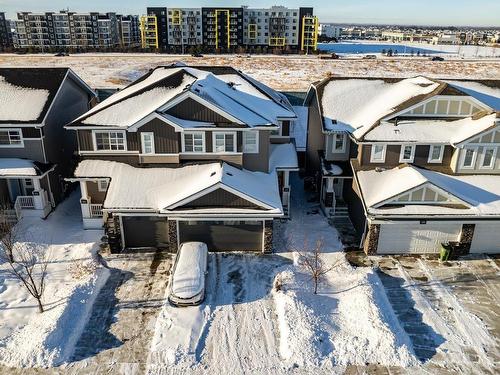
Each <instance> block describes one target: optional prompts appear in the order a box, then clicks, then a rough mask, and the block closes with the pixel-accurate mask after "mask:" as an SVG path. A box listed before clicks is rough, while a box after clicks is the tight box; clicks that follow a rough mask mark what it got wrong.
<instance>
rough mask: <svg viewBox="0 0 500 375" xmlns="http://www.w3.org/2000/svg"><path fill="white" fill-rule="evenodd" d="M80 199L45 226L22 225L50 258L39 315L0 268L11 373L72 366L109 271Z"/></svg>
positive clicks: (4, 356) (2, 325)
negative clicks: (42, 309)
mask: <svg viewBox="0 0 500 375" xmlns="http://www.w3.org/2000/svg"><path fill="white" fill-rule="evenodd" d="M79 196H80V195H79V193H78V192H75V193H73V194H72V195H71V196H70V198H68V199H67V200H66V201H64V202H63V203H61V204H60V205H59V206H58V207H57V209H56V210H55V212H53V213H52V214H50V215H49V217H48V218H47V219H46V220H42V219H39V218H34V217H25V218H23V219H21V221H20V222H19V223H18V226H19V228H20V232H21V233H23V235H25V236H27V237H28V238H29V240H30V241H36V242H38V243H41V244H44V245H45V246H47V249H48V252H49V254H50V257H49V259H50V264H49V266H48V269H47V272H48V275H47V281H46V290H45V293H44V297H43V304H44V307H45V309H46V311H45V312H44V313H42V314H40V313H39V312H38V308H37V304H36V300H35V299H33V298H32V297H31V296H30V295H29V294H28V292H27V291H26V289H25V288H24V287H23V286H22V285H21V282H20V281H18V280H17V279H15V278H13V277H12V276H11V275H10V274H9V273H8V272H7V270H8V268H9V266H8V264H0V363H1V364H3V365H6V366H10V367H33V366H41V367H47V366H54V365H58V364H61V363H63V362H64V361H66V360H68V359H69V357H70V356H71V354H72V351H73V348H74V345H75V342H76V341H77V340H78V338H79V336H80V333H81V331H82V329H83V327H84V326H85V323H86V321H87V317H88V315H89V313H90V311H91V309H92V303H93V301H94V299H95V297H96V295H97V294H98V292H99V289H100V288H101V286H102V285H104V283H105V281H106V279H107V277H108V274H109V271H108V270H107V269H105V268H103V267H102V266H101V265H100V264H99V263H98V262H97V260H96V254H97V244H98V241H99V238H100V237H101V236H102V231H99V230H87V231H85V230H83V228H82V223H81V213H80V209H79V204H78V197H79Z"/></svg>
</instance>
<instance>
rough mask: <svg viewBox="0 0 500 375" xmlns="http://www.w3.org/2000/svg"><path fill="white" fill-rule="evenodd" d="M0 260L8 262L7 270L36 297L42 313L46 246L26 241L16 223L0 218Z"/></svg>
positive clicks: (24, 235)
mask: <svg viewBox="0 0 500 375" xmlns="http://www.w3.org/2000/svg"><path fill="white" fill-rule="evenodd" d="M0 230H1V231H2V232H1V240H0V261H3V262H6V263H8V264H9V268H8V272H9V273H10V274H11V275H12V276H13V277H14V278H16V279H17V280H19V281H20V282H21V283H22V285H24V287H25V288H26V289H27V290H28V293H29V294H30V295H31V296H32V297H33V298H35V299H36V301H37V303H38V310H39V311H40V312H41V313H43V311H44V308H43V303H42V297H43V293H44V291H45V282H46V279H47V266H48V264H49V253H48V249H47V246H45V245H42V244H41V243H39V242H35V241H27V240H26V237H27V236H26V233H21V231H20V230H19V227H18V225H16V224H13V223H12V222H11V221H9V220H8V219H5V218H4V217H2V218H1V219H0Z"/></svg>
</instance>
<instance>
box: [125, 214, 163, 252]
mask: <svg viewBox="0 0 500 375" xmlns="http://www.w3.org/2000/svg"><path fill="white" fill-rule="evenodd" d="M122 222H123V237H124V239H125V247H128V248H138V247H160V248H161V247H167V245H168V229H167V218H164V217H163V218H162V217H156V216H122Z"/></svg>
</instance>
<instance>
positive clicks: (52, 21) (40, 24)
mask: <svg viewBox="0 0 500 375" xmlns="http://www.w3.org/2000/svg"><path fill="white" fill-rule="evenodd" d="M119 22H120V21H119V19H118V17H117V15H116V13H97V12H90V13H75V12H67V11H61V12H58V13H55V12H46V13H31V12H19V13H18V14H17V20H16V22H15V30H16V31H15V32H16V39H15V40H16V44H15V47H16V48H27V47H35V48H38V49H42V50H43V49H44V48H79V47H80V48H81V47H83V48H113V47H117V46H119V45H120V44H121V38H120V26H119Z"/></svg>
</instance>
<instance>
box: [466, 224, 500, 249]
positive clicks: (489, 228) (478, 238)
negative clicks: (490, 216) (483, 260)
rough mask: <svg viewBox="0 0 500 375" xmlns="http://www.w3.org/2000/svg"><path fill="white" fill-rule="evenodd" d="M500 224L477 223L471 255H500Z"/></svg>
mask: <svg viewBox="0 0 500 375" xmlns="http://www.w3.org/2000/svg"><path fill="white" fill-rule="evenodd" d="M499 229H500V222H488V223H477V224H476V227H475V228H474V235H473V236H472V244H471V247H470V252H471V253H488V254H500V230H499Z"/></svg>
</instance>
